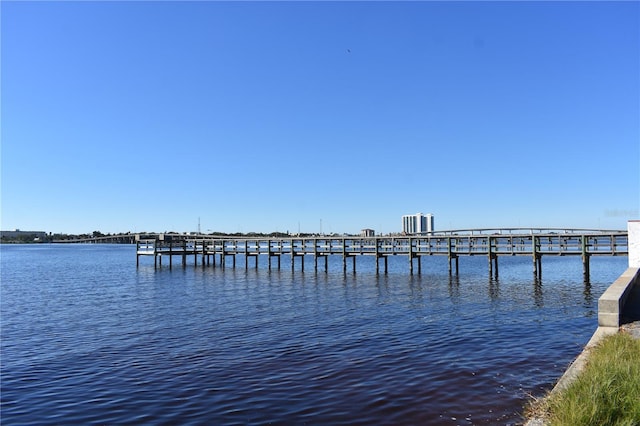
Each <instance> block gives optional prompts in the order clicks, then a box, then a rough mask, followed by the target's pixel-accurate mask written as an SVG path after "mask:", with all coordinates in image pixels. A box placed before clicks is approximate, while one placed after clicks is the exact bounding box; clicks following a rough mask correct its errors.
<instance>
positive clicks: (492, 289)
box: [489, 276, 500, 302]
mask: <svg viewBox="0 0 640 426" xmlns="http://www.w3.org/2000/svg"><path fill="white" fill-rule="evenodd" d="M489 298H490V299H491V301H493V302H495V301H496V300H498V299H499V298H500V281H499V280H498V277H497V276H496V277H495V278H489Z"/></svg>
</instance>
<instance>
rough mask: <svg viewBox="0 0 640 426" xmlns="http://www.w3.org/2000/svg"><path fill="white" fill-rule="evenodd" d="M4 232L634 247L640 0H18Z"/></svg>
mask: <svg viewBox="0 0 640 426" xmlns="http://www.w3.org/2000/svg"><path fill="white" fill-rule="evenodd" d="M0 7H1V9H0V13H1V24H2V30H1V31H2V41H1V43H2V44H1V48H2V52H1V53H2V58H1V59H2V62H1V71H2V75H1V78H2V81H1V83H2V87H1V89H2V99H1V100H2V105H1V106H2V221H1V226H2V229H14V228H20V229H24V230H43V231H47V232H54V233H55V232H65V233H82V232H91V231H94V230H100V231H102V232H125V231H170V230H175V231H194V230H196V228H197V226H198V218H200V223H201V229H202V230H203V231H207V230H209V229H211V230H215V231H224V232H249V231H261V232H271V231H276V230H277V231H287V230H288V231H290V232H297V231H298V229H300V230H301V231H302V232H318V231H319V230H320V224H321V223H322V230H323V231H324V232H358V231H359V230H360V229H361V228H365V227H366V228H373V229H375V230H376V231H378V232H384V233H387V232H396V231H400V230H401V216H402V215H403V214H413V213H417V212H423V213H433V214H434V215H435V224H436V228H437V229H451V228H470V227H510V226H523V227H528V226H533V227H594V228H598V227H599V228H617V229H625V228H626V221H627V220H629V219H637V218H638V217H639V216H640V214H639V211H638V210H639V197H640V175H639V167H640V151H639V150H640V148H639V145H640V25H639V22H640V7H639V3H638V2H618V3H609V2H606V3H605V2H584V3H582V2H567V3H561V2H532V3H520V2H471V3H469V2H450V3H440V2H403V3H391V2H327V3H320V2H277V3H271V2H258V3H254V2H240V3H229V2H189V3H182V2H142V1H141V2H12V1H2V4H1V5H0Z"/></svg>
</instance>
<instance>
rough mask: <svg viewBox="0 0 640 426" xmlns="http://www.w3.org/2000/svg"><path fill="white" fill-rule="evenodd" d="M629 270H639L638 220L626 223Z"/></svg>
mask: <svg viewBox="0 0 640 426" xmlns="http://www.w3.org/2000/svg"><path fill="white" fill-rule="evenodd" d="M627 231H628V235H629V237H628V244H629V246H628V250H629V268H640V220H630V221H629V222H627Z"/></svg>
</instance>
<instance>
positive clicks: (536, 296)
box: [533, 277, 544, 308]
mask: <svg viewBox="0 0 640 426" xmlns="http://www.w3.org/2000/svg"><path fill="white" fill-rule="evenodd" d="M533 304H534V305H535V307H536V308H544V297H543V294H542V279H541V278H537V277H535V278H534V279H533Z"/></svg>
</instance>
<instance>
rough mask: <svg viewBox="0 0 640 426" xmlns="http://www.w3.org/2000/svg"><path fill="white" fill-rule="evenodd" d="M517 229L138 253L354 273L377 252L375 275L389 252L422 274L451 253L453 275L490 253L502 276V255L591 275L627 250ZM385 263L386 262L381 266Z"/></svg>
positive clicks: (220, 241) (576, 236) (173, 247)
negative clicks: (576, 267)
mask: <svg viewBox="0 0 640 426" xmlns="http://www.w3.org/2000/svg"><path fill="white" fill-rule="evenodd" d="M519 231H520V230H519V229H516V228H513V229H508V230H459V231H444V232H440V233H433V234H429V235H407V236H388V237H356V236H341V237H335V236H330V237H326V236H315V237H300V238H296V237H291V238H244V237H243V238H233V237H224V238H221V237H215V238H214V237H210V236H204V235H199V236H189V235H169V234H167V235H163V234H158V235H155V236H153V238H145V237H144V236H137V238H136V246H137V247H136V264H137V265H139V264H140V257H143V256H153V258H154V265H155V266H156V267H159V266H160V267H161V266H162V261H163V258H164V259H167V261H168V263H169V267H172V266H173V258H174V256H179V257H180V258H181V263H182V265H185V266H186V264H187V262H188V259H190V258H193V262H194V264H195V265H198V261H199V260H200V262H201V265H202V266H207V265H213V266H216V265H220V266H221V267H226V266H227V263H228V262H229V261H230V262H231V266H233V267H236V257H237V256H242V257H243V258H244V263H245V268H248V267H249V262H250V259H251V261H252V263H254V265H255V267H256V268H257V267H258V259H259V258H260V257H263V258H265V259H267V261H268V268H269V269H271V267H272V261H274V260H275V261H276V267H277V268H280V267H281V264H282V262H281V259H282V257H283V256H284V257H285V258H288V260H289V261H290V263H291V269H292V270H294V269H295V265H296V259H297V258H300V259H302V260H301V261H300V262H298V263H300V268H301V269H302V270H304V267H305V262H304V256H313V258H314V270H315V271H318V264H319V263H321V264H322V263H324V270H325V271H327V270H328V258H329V257H330V256H339V257H341V258H342V267H343V270H344V271H347V269H348V268H347V264H348V262H349V261H351V263H352V268H353V271H354V272H355V271H356V259H357V258H358V257H360V256H374V257H375V259H376V273H380V269H381V267H382V268H383V270H384V272H385V273H387V272H388V262H387V260H388V258H389V256H406V257H407V259H408V262H407V263H408V270H409V273H410V274H413V273H414V269H416V267H417V272H418V274H420V273H421V270H422V262H421V258H422V257H424V256H447V257H448V259H449V273H451V274H453V273H454V272H455V273H456V274H457V273H458V259H459V258H460V257H462V256H486V257H487V260H488V269H489V274H490V276H495V277H497V276H498V266H499V263H498V258H499V257H501V256H529V257H530V258H531V259H532V265H533V273H534V275H535V276H536V277H541V276H542V257H543V256H581V258H582V263H583V271H584V274H585V277H587V278H588V276H589V259H590V258H591V256H621V255H627V254H628V238H627V232H626V231H597V230H557V231H551V230H542V229H530V230H529V231H528V232H526V233H524V232H519ZM381 264H382V265H381Z"/></svg>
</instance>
